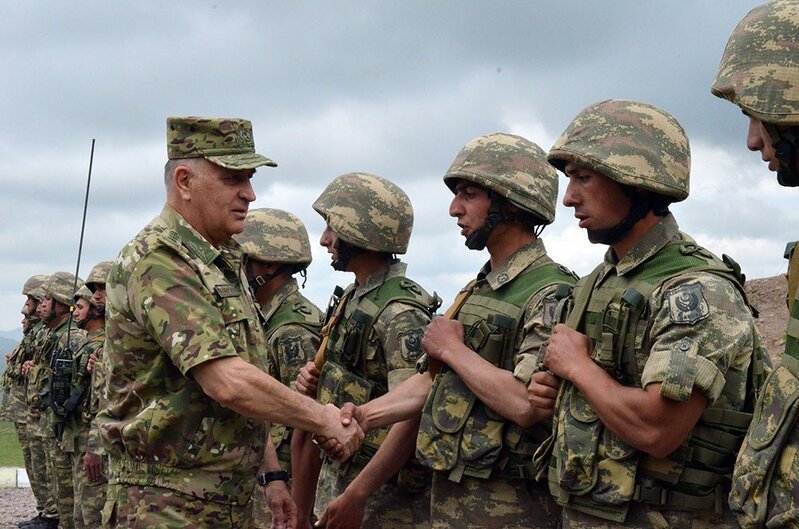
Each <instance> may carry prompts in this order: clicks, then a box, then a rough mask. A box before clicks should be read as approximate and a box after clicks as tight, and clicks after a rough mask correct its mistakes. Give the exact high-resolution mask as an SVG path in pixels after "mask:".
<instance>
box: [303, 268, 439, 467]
mask: <svg viewBox="0 0 799 529" xmlns="http://www.w3.org/2000/svg"><path fill="white" fill-rule="evenodd" d="M354 288H355V285H351V286H350V287H349V288H348V289H347V291H345V292H344V297H343V298H342V299H344V300H345V301H342V302H349V303H352V301H351V300H350V299H349V298H350V297H351V296H352V290H354ZM394 302H401V303H405V304H408V305H411V306H414V307H417V308H419V309H420V310H422V311H423V312H424V313H425V314H428V315H431V314H432V313H433V312H435V310H436V309H437V308H438V304H439V300H438V296H435V295H432V296H431V295H430V294H428V293H427V292H426V291H425V290H424V289H423V288H422V287H421V286H419V285H418V284H417V283H415V282H414V281H412V280H410V279H408V278H406V277H402V276H395V277H392V278H389V279H388V280H386V281H385V282H384V283H383V284H382V285H380V286H379V287H377V288H375V289H374V290H372V291H371V292H369V293H367V294H366V295H365V296H364V297H362V298H361V299H359V300H358V307H357V308H356V309H355V310H354V311H352V313H351V314H350V315H349V317H347V318H346V319H342V320H340V321H339V323H338V325H336V326H335V327H334V328H332V329H331V330H330V335H329V336H330V339H329V341H328V346H327V354H326V361H325V364H324V366H323V367H322V372H321V373H320V375H319V383H318V385H317V387H318V388H319V389H318V392H319V394H318V400H319V402H321V403H322V404H327V403H331V402H332V403H333V404H335V405H336V406H339V407H341V405H342V404H344V403H345V402H352V403H354V404H355V405H356V406H360V405H361V404H365V403H367V402H369V401H370V400H372V399H376V398H377V397H380V396H382V395H384V394H385V393H386V392H388V381H387V378H388V369H387V367H385V366H384V368H385V369H386V372H385V376H384V377H383V379H382V380H370V379H369V378H367V373H366V361H367V359H366V352H367V346H368V343H369V335H370V334H371V332H372V327H374V324H375V322H376V321H377V320H378V318H379V317H380V314H382V312H383V310H384V309H385V308H386V307H387V306H388V305H390V304H391V303H394ZM387 433H388V427H385V428H376V429H374V430H371V431H369V433H367V434H366V438H365V439H364V442H363V444H362V445H361V448H360V450H359V451H358V453H357V454H356V455H355V457H353V461H355V463H357V464H359V465H365V464H366V462H368V461H369V459H371V458H372V456H373V455H374V454H375V452H377V449H378V448H379V447H380V445H381V444H382V442H383V440H384V439H385V438H386V435H387Z"/></svg>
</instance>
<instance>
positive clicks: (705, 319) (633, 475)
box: [530, 100, 764, 529]
mask: <svg viewBox="0 0 799 529" xmlns="http://www.w3.org/2000/svg"><path fill="white" fill-rule="evenodd" d="M548 160H549V161H550V162H551V163H552V164H553V165H554V166H555V167H557V168H558V169H560V170H561V171H563V172H564V173H565V174H566V176H567V177H568V178H569V185H568V187H567V189H566V194H565V196H564V198H563V203H564V205H566V206H568V207H572V208H574V212H575V217H576V218H577V219H578V220H579V225H580V227H581V228H584V229H586V230H587V231H588V232H589V239H590V240H591V241H593V242H601V243H603V244H608V245H609V246H610V248H609V249H608V251H607V253H606V254H605V259H604V262H603V263H602V264H600V265H599V266H598V267H597V268H596V269H595V270H594V271H593V272H592V273H591V274H590V275H589V276H587V277H584V278H582V279H581V280H580V281H579V282H578V283H577V285H576V286H575V289H574V295H573V303H574V306H573V309H572V310H571V312H570V315H569V317H568V320H567V322H566V324H565V325H563V324H559V325H557V326H556V327H555V329H554V331H553V333H552V336H551V338H550V340H549V343H548V345H547V348H546V352H545V353H544V365H545V367H546V368H547V369H548V370H549V371H551V372H552V373H553V374H554V375H556V376H558V377H559V378H561V379H562V380H563V383H562V385H561V388H560V391H559V393H558V397H557V402H556V405H555V416H554V419H553V432H554V434H553V435H554V438H553V445H554V447H553V449H552V460H551V461H547V458H546V457H545V455H546V454H545V451H544V450H541V451H540V452H539V454H538V459H539V460H540V461H541V462H542V463H544V469H546V470H547V471H548V479H549V485H550V490H551V492H552V494H553V495H554V496H555V499H556V501H557V502H558V503H559V504H561V505H562V506H563V507H564V508H563V526H564V527H566V528H584V527H640V528H647V529H651V528H652V527H656V528H659V527H663V528H665V527H675V528H686V529H687V528H695V527H735V521H734V518H733V516H732V513H731V512H730V511H729V510H728V509H726V508H723V505H722V502H721V501H720V498H723V497H725V496H726V494H727V491H728V488H729V482H728V480H727V476H728V475H729V472H730V471H731V469H732V464H733V461H734V457H735V452H736V449H737V446H738V443H739V442H740V439H741V438H742V437H743V433H744V431H745V429H746V427H747V426H748V423H749V421H750V419H751V414H750V413H751V411H752V402H753V400H754V398H755V387H753V381H755V385H757V381H761V380H762V374H763V369H764V365H763V362H764V359H763V358H762V355H763V352H764V350H763V348H762V346H761V344H760V339H759V335H758V333H757V329H756V327H755V324H754V321H753V318H752V315H751V313H750V310H749V308H748V305H747V302H746V298H745V295H744V291H743V277H742V276H740V273H739V270H738V269H737V265H735V264H734V262H733V261H732V260H731V259H729V258H727V257H725V258H724V260H723V261H722V260H721V259H718V258H717V257H715V256H714V255H713V254H712V253H710V252H709V251H708V250H706V249H704V248H702V247H700V246H698V245H697V244H696V243H695V242H694V241H693V240H692V239H691V238H690V237H689V236H688V235H686V234H684V233H682V232H680V231H679V229H678V227H677V222H676V221H675V220H674V217H673V216H672V215H671V213H670V212H669V210H668V205H669V204H670V203H671V202H675V201H678V200H683V199H684V198H686V196H687V195H688V178H689V173H690V150H689V146H688V139H687V138H686V136H685V133H684V131H683V129H682V127H680V125H679V123H677V121H676V120H675V119H674V118H673V117H672V116H670V115H669V114H667V113H665V112H664V111H662V110H660V109H658V108H656V107H654V106H651V105H647V104H644V103H638V102H635V101H619V100H611V101H604V102H601V103H598V104H595V105H591V106H589V107H588V108H586V109H585V110H583V111H582V112H581V113H580V114H578V115H577V117H576V118H575V119H574V121H573V122H572V123H571V125H569V127H568V128H567V129H566V131H565V132H564V133H563V134H562V135H561V136H560V138H558V140H557V141H556V142H555V145H554V146H553V147H552V149H551V150H550V152H549V155H548ZM545 390H546V392H541V391H539V388H537V387H535V386H531V388H530V401H531V405H532V406H533V407H536V406H538V405H540V403H541V402H549V395H550V393H549V388H545Z"/></svg>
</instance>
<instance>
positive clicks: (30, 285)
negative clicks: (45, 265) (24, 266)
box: [22, 274, 47, 301]
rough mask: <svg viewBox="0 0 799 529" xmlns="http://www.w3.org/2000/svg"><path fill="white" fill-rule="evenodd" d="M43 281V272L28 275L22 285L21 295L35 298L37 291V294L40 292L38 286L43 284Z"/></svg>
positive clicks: (44, 278)
mask: <svg viewBox="0 0 799 529" xmlns="http://www.w3.org/2000/svg"><path fill="white" fill-rule="evenodd" d="M45 281H47V276H46V275H44V274H36V275H35V276H31V277H29V278H28V280H27V281H25V284H24V285H23V286H22V295H23V296H31V297H33V298H36V295H37V291H38V293H39V294H40V293H41V290H40V287H41V286H42V285H44V283H45ZM39 301H41V300H39Z"/></svg>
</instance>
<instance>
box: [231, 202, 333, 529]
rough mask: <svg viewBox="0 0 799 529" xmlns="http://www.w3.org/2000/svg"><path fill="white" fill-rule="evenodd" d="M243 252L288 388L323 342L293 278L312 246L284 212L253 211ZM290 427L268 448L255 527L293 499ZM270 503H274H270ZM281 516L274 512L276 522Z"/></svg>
mask: <svg viewBox="0 0 799 529" xmlns="http://www.w3.org/2000/svg"><path fill="white" fill-rule="evenodd" d="M235 239H236V241H238V243H239V244H241V248H242V250H243V251H244V254H245V260H244V269H245V272H246V275H247V281H249V284H250V289H251V290H252V292H253V297H254V298H255V301H256V302H257V303H258V307H259V309H260V310H259V314H260V316H261V323H262V324H263V326H264V331H265V335H266V344H267V347H266V356H265V359H264V360H265V363H266V367H267V372H268V373H269V374H270V375H271V376H272V377H274V378H275V379H276V380H280V381H281V382H282V383H283V384H284V385H286V386H287V387H289V388H293V387H294V381H295V380H296V379H297V375H299V371H300V368H301V367H302V366H303V365H305V362H307V361H308V360H312V359H313V357H314V354H315V353H316V350H317V348H318V347H319V342H320V339H321V336H320V330H321V328H322V319H323V315H322V312H321V311H320V310H319V309H318V308H317V307H316V305H314V304H313V303H311V302H310V301H309V300H308V299H307V298H306V297H305V296H303V295H302V294H301V293H300V291H299V286H298V284H297V280H296V279H294V277H293V275H294V274H296V273H299V274H301V275H302V277H303V278H305V272H306V268H307V267H308V265H309V264H311V244H310V241H309V240H308V232H307V231H306V229H305V225H304V224H303V223H302V221H301V220H300V219H299V218H297V217H296V216H295V215H293V214H292V213H289V212H288V211H284V210H282V209H255V210H252V211H250V213H249V214H248V215H247V220H246V221H245V222H244V231H242V232H241V233H240V234H238V235H236V236H235ZM291 433H292V429H291V428H288V427H286V426H284V425H282V424H277V423H273V424H272V425H271V427H270V437H271V440H272V443H273V444H272V445H271V446H272V447H273V448H274V450H268V451H267V453H266V461H265V464H264V467H263V469H262V470H264V472H263V473H261V475H260V477H259V483H261V484H262V486H263V487H264V489H263V492H262V490H261V488H260V487H257V490H256V491H255V492H254V496H253V502H254V513H255V523H256V526H257V527H264V528H267V527H269V526H270V523H271V516H270V513H269V512H268V511H267V510H266V503H267V502H268V503H269V505H271V506H272V507H271V510H272V511H273V512H275V511H277V510H279V509H281V507H282V506H283V505H284V503H283V502H284V501H289V502H290V501H291V498H290V495H289V492H288V488H287V487H286V485H287V483H286V480H287V479H288V478H289V474H288V472H289V471H290V470H291ZM267 448H269V446H267ZM270 500H271V501H270ZM278 516H282V513H281V514H280V515H278V514H277V512H275V517H276V519H275V522H276V523H277V522H279V521H281V520H282V518H281V519H278Z"/></svg>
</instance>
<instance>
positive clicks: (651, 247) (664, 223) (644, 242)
mask: <svg viewBox="0 0 799 529" xmlns="http://www.w3.org/2000/svg"><path fill="white" fill-rule="evenodd" d="M678 234H679V226H678V225H677V220H676V219H675V218H674V216H673V215H672V214H671V213H669V214H668V215H666V216H665V217H663V218H662V219H660V221H659V222H658V223H657V224H655V225H654V226H652V228H651V229H650V230H649V231H648V232H646V233H645V234H644V235H643V236H642V237H641V239H640V240H639V241H638V242H637V243H636V245H635V246H633V247H632V248H631V249H630V251H629V252H627V255H625V256H624V258H623V259H622V260H620V261H618V260H617V259H616V256H615V255H614V254H613V250H612V249H611V248H608V251H607V252H605V269H604V271H603V274H602V275H603V276H605V275H606V274H607V273H608V272H610V271H611V270H612V269H613V268H615V269H616V274H617V275H619V276H623V275H624V274H627V273H629V272H630V271H631V270H634V269H635V268H636V267H637V266H638V265H640V264H641V263H643V262H645V261H646V260H648V259H649V258H650V257H652V256H653V255H655V254H656V253H658V252H659V251H660V250H662V249H663V248H665V246H666V245H667V244H669V242H671V241H672V240H674V238H675V237H676V236H677V235H678Z"/></svg>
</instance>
